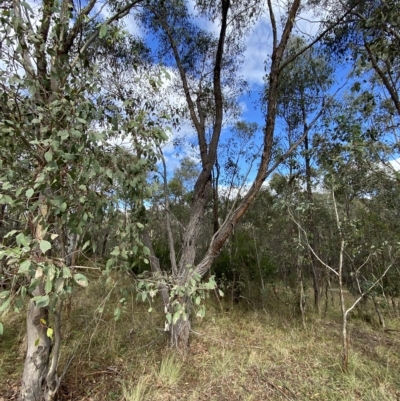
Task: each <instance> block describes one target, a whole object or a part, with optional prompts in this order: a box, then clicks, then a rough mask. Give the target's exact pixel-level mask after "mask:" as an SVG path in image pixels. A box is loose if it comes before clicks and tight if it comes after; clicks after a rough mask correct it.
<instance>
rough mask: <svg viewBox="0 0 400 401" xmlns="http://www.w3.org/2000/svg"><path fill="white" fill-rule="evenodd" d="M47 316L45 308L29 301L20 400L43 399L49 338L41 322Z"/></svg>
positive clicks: (39, 400) (46, 319) (49, 347)
mask: <svg viewBox="0 0 400 401" xmlns="http://www.w3.org/2000/svg"><path fill="white" fill-rule="evenodd" d="M48 316H49V313H48V310H47V309H46V308H37V307H36V305H35V302H34V301H29V306H28V312H27V317H26V327H27V345H28V347H27V352H26V358H25V364H24V372H23V375H22V384H21V393H20V401H42V400H43V399H44V386H45V382H46V375H47V370H48V366H49V356H50V351H51V340H50V338H49V337H48V336H47V328H46V327H45V325H44V324H43V323H42V322H43V321H45V322H46V323H47V322H48ZM42 319H43V320H42ZM41 320H42V322H41Z"/></svg>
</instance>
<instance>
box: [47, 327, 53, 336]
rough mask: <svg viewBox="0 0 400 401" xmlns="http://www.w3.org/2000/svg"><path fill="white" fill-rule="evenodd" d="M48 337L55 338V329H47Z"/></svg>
mask: <svg viewBox="0 0 400 401" xmlns="http://www.w3.org/2000/svg"><path fill="white" fill-rule="evenodd" d="M47 337H49V338H53V329H51V328H50V327H49V328H48V329H47Z"/></svg>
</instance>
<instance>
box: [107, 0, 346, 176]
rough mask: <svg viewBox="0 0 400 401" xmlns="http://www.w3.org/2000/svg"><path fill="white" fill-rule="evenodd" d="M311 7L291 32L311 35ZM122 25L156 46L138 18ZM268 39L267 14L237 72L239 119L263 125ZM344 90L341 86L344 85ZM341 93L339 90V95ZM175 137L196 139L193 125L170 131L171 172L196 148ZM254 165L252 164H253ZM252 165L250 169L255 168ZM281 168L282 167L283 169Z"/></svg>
mask: <svg viewBox="0 0 400 401" xmlns="http://www.w3.org/2000/svg"><path fill="white" fill-rule="evenodd" d="M281 3H282V2H280V1H278V2H277V4H281ZM194 4H195V2H194V0H190V1H189V2H188V5H189V9H190V10H191V11H192V12H193V13H196V10H195V7H194ZM275 12H276V18H277V20H278V21H279V17H280V9H279V7H278V6H277V8H276V9H275ZM101 13H102V15H103V16H104V17H107V16H108V11H107V10H106V9H105V8H104V9H103V10H102V12H101ZM312 14H313V13H312V11H308V12H305V13H303V14H301V15H300V16H299V18H298V20H297V22H296V25H295V28H294V30H293V33H294V34H297V35H301V36H304V37H305V38H306V39H307V38H312V37H313V36H314V35H315V34H316V33H317V32H318V29H319V23H312V22H311V21H313V20H315V18H314V16H313V15H312ZM198 24H199V26H200V27H202V28H204V29H207V30H208V31H210V32H213V33H216V34H218V32H219V26H218V24H217V23H213V22H209V21H206V20H204V19H202V18H199V19H198ZM125 25H126V28H127V30H128V31H129V32H131V33H132V34H135V35H137V36H140V37H142V38H143V39H145V40H146V42H147V43H148V44H149V43H150V46H151V47H153V48H154V47H155V45H156V44H155V43H154V42H153V45H151V43H152V41H153V40H154V39H153V38H151V39H150V40H149V38H148V37H147V38H146V37H145V35H144V33H143V32H142V30H141V28H140V26H139V25H138V22H137V20H136V19H135V18H134V16H132V15H131V16H128V17H127V18H126V19H125ZM271 43H272V34H271V26H270V22H269V16H268V15H263V16H261V18H260V19H259V20H258V21H257V23H256V25H255V26H254V27H253V29H252V30H251V31H250V32H249V35H248V37H247V38H246V39H245V44H246V49H245V51H244V61H243V64H242V67H241V69H240V71H239V74H240V75H241V76H242V77H243V78H244V79H245V80H246V81H247V82H248V85H249V90H250V93H249V94H248V95H244V96H242V97H241V98H240V104H241V106H242V116H241V119H243V120H245V121H248V122H256V123H257V124H259V125H260V127H262V126H263V125H264V116H263V113H262V111H261V110H260V105H259V102H258V100H259V97H260V92H261V91H262V88H263V79H264V76H265V73H266V72H265V60H267V59H268V56H269V55H270V53H271ZM348 71H349V70H348V68H346V66H342V67H341V68H339V69H338V70H337V71H336V72H335V83H334V85H333V86H332V89H331V93H333V92H336V90H337V89H338V88H339V87H342V86H343V85H344V84H345V83H346V80H347V76H348ZM169 72H170V73H171V75H174V70H173V68H171V69H170V70H169ZM168 86H169V84H168V83H166V84H165V87H166V89H167V90H166V96H168V97H169V98H168V101H170V102H171V103H174V102H175V103H176V104H184V103H185V100H184V98H183V96H182V95H179V94H177V93H172V94H171V91H170V90H168ZM343 90H344V89H343ZM340 95H341V94H340V93H339V94H338V96H340ZM230 128H231V127H230V125H229V124H226V127H225V129H224V131H223V134H222V137H221V140H222V142H223V141H224V140H227V139H228V140H229V138H230V135H231V131H230ZM282 128H283V126H282V124H280V123H279V122H278V124H277V129H276V134H277V135H279V133H280V131H281V130H282ZM177 137H186V138H188V139H189V142H192V143H195V142H196V138H195V131H194V129H193V128H192V126H191V124H190V122H188V121H187V122H184V121H183V122H182V124H181V127H180V130H172V133H171V141H170V142H169V143H168V144H166V145H165V146H164V155H165V158H166V161H167V165H168V168H169V173H170V174H172V173H173V171H174V169H176V168H177V167H178V166H179V161H180V159H181V158H182V157H184V156H185V155H190V156H191V157H193V158H196V152H195V151H194V152H193V149H191V148H190V146H186V147H183V148H182V147H181V148H180V149H178V148H176V147H174V146H173V140H174V139H176V138H177ZM242 167H243V168H246V166H245V165H244V163H243V164H242ZM254 167H255V166H254ZM254 167H253V170H254ZM283 171H284V170H283ZM253 176H254V173H252V174H250V175H249V177H248V179H249V180H251V178H253Z"/></svg>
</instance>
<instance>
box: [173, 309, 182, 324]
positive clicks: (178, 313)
mask: <svg viewBox="0 0 400 401" xmlns="http://www.w3.org/2000/svg"><path fill="white" fill-rule="evenodd" d="M180 316H181V311H180V310H177V311H176V312H175V313H174V317H173V318H172V324H175V323H176V322H177V321H178V319H179V317H180Z"/></svg>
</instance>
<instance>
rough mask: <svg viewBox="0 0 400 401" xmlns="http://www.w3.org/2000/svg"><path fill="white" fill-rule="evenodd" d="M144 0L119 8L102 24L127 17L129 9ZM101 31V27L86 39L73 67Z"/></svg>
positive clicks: (72, 65) (72, 64) (136, 0)
mask: <svg viewBox="0 0 400 401" xmlns="http://www.w3.org/2000/svg"><path fill="white" fill-rule="evenodd" d="M141 1H142V0H134V1H132V2H131V3H129V4H128V5H126V6H125V7H124V8H122V9H121V10H119V11H118V12H117V13H115V14H114V15H113V16H112V17H110V18H108V19H107V21H106V22H104V24H102V25H110V24H111V23H112V22H114V21H118V20H119V19H121V18H123V17H125V16H126V15H127V14H128V13H129V11H130V10H131V9H132V8H133V7H134V6H135V5H136V4H138V3H140V2H141ZM99 32H100V27H99V28H98V29H96V32H94V33H93V34H92V35H91V36H90V38H89V39H88V40H87V41H86V43H85V44H84V45H83V46H82V48H81V50H80V51H79V53H78V54H77V55H76V56H75V58H74V60H73V61H72V63H71V68H73V67H74V66H75V64H76V63H77V62H78V60H79V57H80V56H81V55H82V54H83V53H84V52H85V51H86V49H87V48H88V47H89V46H90V45H91V44H92V43H93V41H94V40H95V39H96V38H97V36H98V35H99Z"/></svg>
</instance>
